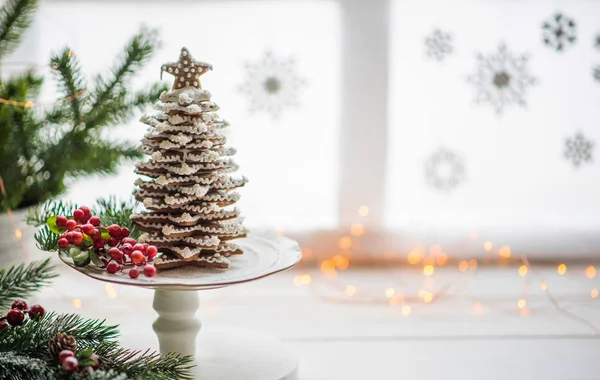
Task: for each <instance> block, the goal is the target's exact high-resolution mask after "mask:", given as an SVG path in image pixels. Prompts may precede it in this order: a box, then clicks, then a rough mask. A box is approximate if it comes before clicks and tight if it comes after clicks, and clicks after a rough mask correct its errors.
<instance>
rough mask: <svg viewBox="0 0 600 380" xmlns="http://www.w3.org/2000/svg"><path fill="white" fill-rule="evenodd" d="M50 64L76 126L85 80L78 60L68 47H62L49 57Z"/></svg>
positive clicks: (81, 119) (80, 119)
mask: <svg viewBox="0 0 600 380" xmlns="http://www.w3.org/2000/svg"><path fill="white" fill-rule="evenodd" d="M50 66H51V67H52V69H53V72H54V73H55V77H56V78H57V80H58V82H59V87H61V88H62V91H63V92H64V95H65V97H66V98H67V99H68V100H67V101H68V102H69V104H70V108H71V113H72V115H71V116H72V121H73V124H74V127H77V126H78V125H79V124H80V123H81V122H82V121H83V118H82V110H81V106H82V99H81V98H82V94H83V93H84V91H85V88H86V87H85V81H84V79H83V78H84V77H83V75H82V74H81V68H80V66H79V61H78V60H77V58H76V57H75V55H73V53H72V52H71V50H70V49H69V48H64V49H63V50H62V51H61V52H60V53H58V54H57V55H55V56H54V57H52V58H51V59H50Z"/></svg>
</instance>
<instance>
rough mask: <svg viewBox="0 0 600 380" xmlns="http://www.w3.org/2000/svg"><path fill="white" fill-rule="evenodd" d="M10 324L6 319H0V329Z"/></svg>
mask: <svg viewBox="0 0 600 380" xmlns="http://www.w3.org/2000/svg"><path fill="white" fill-rule="evenodd" d="M9 327H10V325H9V324H8V322H6V321H0V331H2V330H4V329H7V328H9Z"/></svg>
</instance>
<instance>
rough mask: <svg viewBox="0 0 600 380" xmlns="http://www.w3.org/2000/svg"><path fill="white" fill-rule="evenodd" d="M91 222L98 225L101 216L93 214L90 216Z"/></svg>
mask: <svg viewBox="0 0 600 380" xmlns="http://www.w3.org/2000/svg"><path fill="white" fill-rule="evenodd" d="M90 223H92V225H93V226H96V227H98V226H99V225H100V218H99V217H97V216H92V217H91V218H90Z"/></svg>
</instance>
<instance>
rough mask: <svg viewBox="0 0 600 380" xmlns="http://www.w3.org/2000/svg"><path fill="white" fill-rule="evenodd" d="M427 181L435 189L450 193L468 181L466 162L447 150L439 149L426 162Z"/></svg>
mask: <svg viewBox="0 0 600 380" xmlns="http://www.w3.org/2000/svg"><path fill="white" fill-rule="evenodd" d="M425 179H426V181H427V183H428V184H429V185H430V186H432V187H433V188H435V189H437V190H440V191H446V192H450V191H452V190H454V189H455V188H456V187H457V186H458V185H460V184H461V183H462V182H463V181H464V180H465V179H466V167H465V160H464V159H463V158H462V157H461V156H459V155H458V154H456V153H454V152H452V151H450V150H448V149H446V148H439V149H438V150H437V151H436V152H435V153H433V154H432V155H431V156H429V158H428V159H427V161H426V162H425Z"/></svg>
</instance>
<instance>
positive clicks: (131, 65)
mask: <svg viewBox="0 0 600 380" xmlns="http://www.w3.org/2000/svg"><path fill="white" fill-rule="evenodd" d="M156 44H157V41H156V30H146V29H142V30H141V31H140V32H139V33H138V34H136V35H135V36H134V37H133V38H132V39H131V40H130V41H128V42H127V45H126V46H125V51H124V53H123V54H122V56H121V57H119V63H118V64H117V65H115V66H113V68H112V70H111V71H112V74H113V75H112V78H111V79H110V80H108V81H106V80H105V79H104V78H103V77H102V76H101V75H99V76H98V79H97V84H96V91H95V92H96V95H95V98H96V100H95V102H94V104H93V105H92V108H91V112H90V113H93V112H95V111H96V109H97V108H98V107H99V106H101V105H102V104H104V102H106V101H107V100H108V99H110V98H111V95H112V93H113V90H115V89H117V88H120V87H123V85H124V84H125V83H124V82H125V81H126V80H127V79H129V77H130V76H131V75H132V74H134V73H135V72H136V71H138V70H139V69H140V68H141V67H142V66H143V64H144V63H145V62H146V61H147V60H148V59H149V58H150V57H151V56H152V54H153V53H154V47H155V45H156Z"/></svg>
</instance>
